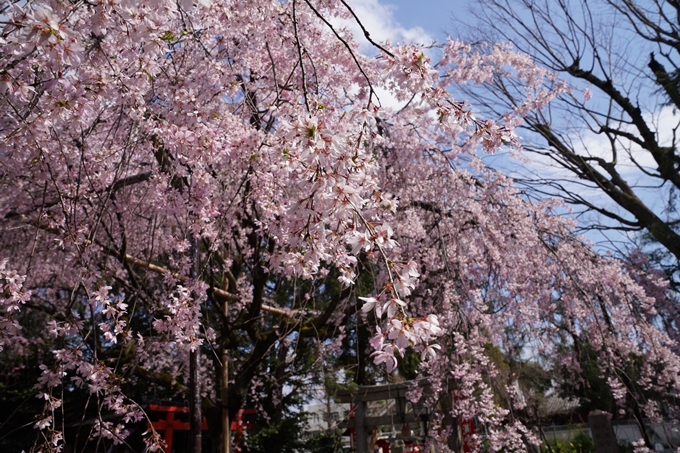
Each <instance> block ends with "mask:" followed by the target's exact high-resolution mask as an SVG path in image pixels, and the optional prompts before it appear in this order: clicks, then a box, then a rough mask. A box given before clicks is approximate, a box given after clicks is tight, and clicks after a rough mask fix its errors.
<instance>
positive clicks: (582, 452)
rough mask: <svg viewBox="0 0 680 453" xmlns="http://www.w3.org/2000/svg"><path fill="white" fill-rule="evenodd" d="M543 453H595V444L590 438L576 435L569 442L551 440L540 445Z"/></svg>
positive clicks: (580, 434)
mask: <svg viewBox="0 0 680 453" xmlns="http://www.w3.org/2000/svg"><path fill="white" fill-rule="evenodd" d="M541 451H542V452H543V453H595V444H594V443H593V439H591V438H590V436H587V435H586V434H583V433H578V434H577V435H575V436H574V437H573V438H572V439H570V440H560V439H558V440H553V441H548V442H544V443H543V445H541Z"/></svg>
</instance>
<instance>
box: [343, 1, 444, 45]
mask: <svg viewBox="0 0 680 453" xmlns="http://www.w3.org/2000/svg"><path fill="white" fill-rule="evenodd" d="M347 3H348V4H349V5H350V6H351V7H352V10H353V11H354V13H355V14H356V15H357V17H358V18H359V20H360V21H361V23H362V25H363V26H364V28H365V29H366V30H367V31H368V32H369V34H370V35H371V39H372V40H373V41H375V42H377V43H384V42H389V43H391V44H399V43H401V42H408V43H418V44H423V45H430V44H432V42H433V41H434V39H433V38H432V36H430V34H428V33H427V32H426V31H425V29H423V28H422V27H412V28H406V27H404V26H403V25H401V24H400V23H399V22H398V21H397V20H396V19H395V17H394V11H395V9H396V8H397V7H396V6H394V5H390V4H386V3H381V2H380V1H379V0H348V1H347ZM339 25H342V26H344V27H347V29H349V30H350V31H351V32H352V33H353V34H354V36H355V39H356V41H357V42H358V43H360V44H361V49H360V50H361V52H362V53H365V54H374V53H375V48H374V47H373V46H372V45H371V44H370V43H369V42H368V40H367V39H366V38H365V37H364V33H363V31H362V30H361V27H360V26H359V24H357V22H356V21H355V20H354V19H353V18H352V19H348V20H343V21H340V23H339Z"/></svg>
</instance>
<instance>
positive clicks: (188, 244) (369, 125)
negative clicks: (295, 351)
mask: <svg viewBox="0 0 680 453" xmlns="http://www.w3.org/2000/svg"><path fill="white" fill-rule="evenodd" d="M6 14H7V19H6V21H5V22H6V23H5V26H4V28H3V29H2V32H1V33H0V46H1V47H0V94H1V96H0V110H1V114H0V206H1V207H2V211H1V212H0V244H1V247H2V253H3V256H7V257H12V262H11V264H8V263H7V261H1V262H0V348H4V350H3V353H8V354H9V353H11V354H22V349H21V348H22V345H23V344H26V343H27V342H30V341H34V339H32V338H24V336H23V334H24V333H23V332H22V328H21V325H20V324H19V323H18V321H17V319H16V316H15V315H16V313H17V312H22V311H23V310H35V312H36V313H40V316H41V319H43V320H44V326H45V329H44V331H43V332H41V333H40V334H41V335H46V336H47V338H49V339H50V340H51V341H54V342H57V343H58V344H59V345H60V346H59V347H58V348H56V349H55V350H54V351H53V352H52V354H53V357H52V358H53V360H50V364H49V365H47V364H41V365H40V369H41V372H42V374H41V376H40V378H39V380H38V382H37V385H36V391H37V392H39V395H40V396H41V398H45V401H46V406H45V407H46V409H45V411H44V414H43V416H41V417H40V418H39V421H38V422H36V423H35V428H36V429H38V430H40V431H41V432H42V433H43V436H44V444H45V445H46V446H45V447H44V451H49V450H53V451H59V450H60V449H61V448H62V447H63V437H62V436H63V433H59V428H58V426H57V424H56V423H55V417H54V414H53V411H55V410H56V407H58V405H59V404H63V401H61V400H60V399H59V398H57V397H55V396H52V395H53V394H54V393H53V391H54V389H56V388H58V387H60V386H62V385H65V384H68V385H72V386H74V387H75V388H78V389H80V390H81V391H83V392H86V393H88V394H91V395H96V396H97V397H98V398H99V399H100V401H101V402H102V404H101V410H106V411H107V412H109V413H111V414H114V415H115V416H116V417H117V420H116V421H113V422H110V423H109V422H103V421H100V422H99V424H97V425H96V426H95V427H94V430H93V435H98V436H100V437H103V438H105V439H107V440H109V441H111V442H112V443H119V442H121V441H122V440H123V439H124V437H125V436H126V435H127V431H128V430H129V428H128V426H127V425H128V424H129V423H134V422H136V421H139V420H141V419H142V417H144V413H143V411H142V408H141V407H140V406H138V405H137V404H136V403H135V402H133V401H131V400H130V399H129V398H128V397H127V396H126V395H125V393H124V391H123V384H128V383H131V384H134V383H135V382H136V380H137V379H139V380H140V382H141V379H142V378H141V377H140V376H138V375H136V374H135V370H138V369H142V370H144V371H146V374H145V376H151V377H152V378H156V377H157V378H158V379H156V381H155V382H154V383H153V384H151V385H152V388H154V389H161V388H162V389H164V390H165V391H167V392H168V393H171V394H172V392H175V393H174V394H173V395H174V396H177V397H178V398H180V397H181V396H182V395H181V394H182V392H183V391H184V390H185V388H186V387H185V386H184V383H186V382H187V381H188V379H187V372H188V371H187V367H186V366H185V364H186V362H187V359H188V356H189V354H190V351H191V350H194V351H198V353H200V354H201V356H202V358H203V359H204V360H203V361H202V365H201V374H202V376H204V378H203V380H202V389H201V392H202V396H203V397H204V398H208V399H210V400H212V401H216V400H217V395H219V394H220V392H219V391H220V389H218V388H217V383H218V382H219V381H220V379H221V378H220V374H219V370H218V369H217V367H216V365H215V363H216V361H214V360H213V358H214V356H215V351H217V350H219V349H220V348H221V347H224V348H226V349H229V348H232V350H233V351H235V352H237V353H238V352H239V351H243V350H248V348H249V347H250V346H251V345H250V344H249V342H256V341H260V340H262V337H267V338H270V337H272V338H274V337H275V340H274V342H275V343H276V342H278V343H276V344H287V343H285V342H292V341H294V340H291V338H294V337H295V335H293V331H294V330H295V329H298V328H299V329H300V331H302V327H300V326H305V328H306V329H307V331H313V330H314V329H317V330H318V328H319V327H320V326H321V327H323V328H326V327H328V326H334V327H337V332H338V336H337V337H336V338H331V339H328V338H326V339H319V340H318V344H319V345H322V346H319V347H318V348H317V349H319V350H320V351H321V352H320V353H322V354H323V353H326V352H328V353H332V352H333V351H336V350H338V349H339V348H341V346H342V339H343V337H344V335H349V333H348V332H349V329H348V330H343V329H342V328H343V327H346V325H345V324H346V323H348V322H349V321H348V318H349V315H348V313H358V316H359V317H361V316H362V315H363V318H362V319H363V320H365V321H366V322H370V323H375V324H377V325H375V331H376V334H375V335H374V336H373V337H372V339H371V341H370V345H371V347H372V351H369V353H370V354H372V357H373V361H374V364H377V365H379V366H384V369H385V370H386V371H387V372H388V373H389V372H393V371H394V369H395V368H396V365H397V363H398V360H400V359H401V357H403V356H404V354H405V351H406V349H407V348H413V349H414V350H415V351H416V352H417V353H418V354H419V356H420V359H421V364H420V373H421V374H422V375H424V376H426V377H428V379H430V381H431V382H430V386H431V388H432V389H433V391H435V393H437V394H441V393H444V392H447V391H448V389H449V388H450V387H451V383H452V382H453V383H454V384H455V388H456V389H457V390H456V392H457V393H456V395H458V396H457V397H456V399H455V402H454V405H453V407H452V409H451V415H453V416H459V417H466V418H472V417H478V419H479V420H481V421H482V423H485V424H486V426H487V427H488V432H489V442H490V445H489V448H490V449H491V450H492V451H500V450H523V449H524V450H526V444H527V442H528V443H533V442H534V439H533V437H532V436H531V433H530V432H529V431H528V428H527V427H525V426H523V425H522V424H521V423H520V422H519V421H518V419H517V418H516V417H515V416H514V413H515V411H519V410H521V409H520V407H521V404H520V403H519V401H520V400H521V398H519V395H518V396H517V398H515V401H514V402H511V403H510V404H509V405H508V406H507V407H502V406H501V405H499V404H497V402H496V400H495V398H494V391H496V390H495V388H496V387H497V388H503V389H506V388H507V386H508V385H509V384H510V383H509V382H505V383H503V385H500V386H496V387H494V386H493V385H492V383H493V381H494V379H496V380H498V379H502V378H503V376H502V373H500V372H499V370H497V369H496V367H495V365H494V363H493V362H492V361H491V360H490V359H489V354H488V351H487V350H486V349H485V348H487V346H488V345H495V346H496V347H498V348H506V347H507V348H509V346H508V344H509V338H508V337H509V336H510V335H511V333H512V331H513V330H514V331H516V332H518V334H521V335H520V336H522V337H523V338H529V339H530V345H531V347H533V348H536V349H537V350H538V354H540V356H541V357H543V358H550V359H551V360H554V364H555V365H554V366H559V365H565V364H566V365H568V366H572V365H575V364H577V363H578V361H577V357H576V353H575V352H574V351H573V350H570V349H569V348H560V347H559V346H560V344H558V343H559V341H558V340H559V339H565V338H566V340H563V342H562V345H563V344H565V343H566V344H573V343H575V342H577V341H587V342H588V344H589V345H590V346H591V347H592V348H593V349H594V350H595V351H596V352H597V353H598V356H599V357H600V360H599V362H598V366H600V367H601V371H602V373H603V375H607V376H610V386H611V389H612V392H613V394H614V395H615V396H616V397H617V398H618V400H619V401H621V402H622V404H623V403H624V402H625V401H627V400H630V398H631V395H638V394H639V392H637V390H639V389H642V390H645V391H647V393H648V394H656V395H675V394H677V392H678V391H680V383H679V382H678V376H679V375H680V359H679V358H678V356H677V350H678V349H677V343H676V342H675V341H674V340H675V339H676V338H677V333H676V332H675V331H674V330H673V329H672V328H671V327H673V326H675V325H676V324H675V322H676V321H675V319H676V317H675V312H673V311H672V310H671V307H670V305H668V304H667V302H668V301H667V298H666V294H665V292H664V291H665V290H664V286H663V282H662V281H661V279H660V276H659V275H656V274H655V273H654V271H653V270H650V269H648V268H646V267H645V265H644V262H643V261H644V260H643V259H641V258H640V259H637V260H636V261H635V262H636V263H637V264H636V265H635V266H628V267H626V266H625V265H623V264H622V263H621V262H620V261H618V260H616V259H613V258H610V257H604V256H600V255H598V254H597V253H595V252H594V251H593V250H592V248H591V247H590V246H589V245H588V244H587V243H585V242H584V241H583V239H581V238H579V237H578V236H576V235H575V234H574V228H573V227H574V224H573V221H572V220H569V219H565V218H563V217H560V216H559V215H557V214H556V213H555V212H556V211H557V210H558V209H559V206H558V205H557V204H556V203H555V202H554V201H551V200H545V201H542V202H536V203H533V202H530V201H527V200H526V199H525V198H523V197H522V195H521V193H519V192H518V191H517V190H516V189H515V188H514V187H513V182H512V181H511V180H510V179H509V178H507V177H505V176H503V175H502V174H499V173H497V172H494V171H492V170H489V169H487V168H486V167H485V166H484V163H483V160H482V159H480V158H479V153H480V152H488V153H491V152H495V151H496V150H498V149H499V148H502V147H504V146H509V147H512V148H516V147H517V145H518V142H517V137H516V135H515V134H514V132H513V127H515V126H517V125H518V124H520V120H519V117H520V116H521V114H522V113H523V112H525V111H526V110H527V109H539V108H541V107H542V106H544V105H545V104H546V103H547V102H549V101H550V100H551V99H552V98H554V97H555V96H557V95H559V94H560V93H561V92H563V91H564V90H566V89H567V88H566V86H565V85H564V84H562V83H561V82H559V80H557V79H555V78H554V76H553V75H552V74H550V73H548V72H546V71H545V70H542V69H540V68H539V67H537V66H536V65H534V64H533V62H532V61H531V59H529V58H528V57H527V56H525V55H523V54H521V53H519V52H517V51H515V50H513V49H512V48H511V47H509V46H507V45H499V46H492V47H489V48H487V49H486V50H484V51H480V50H479V49H473V48H472V47H468V46H466V45H465V44H464V43H461V42H458V41H449V42H447V44H446V46H445V47H444V49H443V58H442V60H441V61H439V62H438V63H437V64H435V65H433V64H431V62H430V61H429V58H428V57H427V54H426V52H425V51H424V49H423V48H421V47H420V46H417V45H410V44H403V45H399V46H389V45H385V46H382V45H381V49H380V51H381V53H380V55H379V56H378V57H376V58H371V57H367V56H364V55H361V54H360V53H359V52H358V48H359V46H358V44H357V43H356V42H355V41H354V40H353V38H352V36H351V34H350V33H349V31H347V30H344V29H341V28H339V27H335V26H334V25H333V24H334V23H336V22H335V21H334V19H335V18H338V19H347V20H352V19H353V16H352V15H351V14H350V13H349V11H348V10H347V8H346V7H345V5H344V2H339V1H311V0H310V1H309V2H306V1H288V2H271V1H268V0H251V1H248V2H246V1H241V0H213V1H197V2H191V1H189V0H183V1H180V2H175V1H171V0H149V1H138V2H134V1H129V0H121V1H94V2H62V1H57V0H44V1H41V2H28V3H21V2H19V3H17V2H14V3H12V4H11V5H10V6H9V9H8V10H7V13H6ZM499 71H500V72H503V71H511V72H512V73H513V74H515V76H516V77H518V78H519V79H521V80H523V81H524V82H525V84H526V93H525V97H524V98H523V99H518V104H517V108H516V109H514V110H513V111H511V112H506V114H505V116H504V117H503V120H502V121H500V122H494V121H490V120H488V119H478V118H476V117H475V115H474V114H473V106H470V105H468V104H466V103H465V102H464V101H461V100H457V99H454V98H453V97H452V96H451V95H450V91H449V90H450V89H451V88H452V87H454V86H455V85H457V84H463V83H467V82H473V83H480V82H483V81H488V80H490V78H492V77H494V74H498V73H499ZM379 88H380V89H382V90H385V91H386V92H388V93H390V95H391V96H394V97H395V98H396V99H398V100H401V101H403V102H405V104H404V105H403V106H402V107H401V108H400V109H399V110H398V111H393V110H391V109H388V108H386V107H381V105H380V103H379V99H378V98H377V97H376V90H377V89H379ZM381 92H382V91H381ZM369 268H370V272H371V278H372V284H373V289H372V292H371V293H369V294H365V293H364V294H362V295H361V297H359V298H358V300H359V302H357V301H356V300H355V299H354V298H353V296H352V297H348V298H345V299H343V300H342V301H341V302H338V303H337V305H336V306H331V307H330V308H331V309H332V313H330V312H329V313H324V312H325V309H320V308H319V307H318V306H316V305H315V304H314V299H313V297H311V296H310V295H309V294H304V295H301V294H298V293H297V292H295V293H294V294H293V295H292V296H290V297H289V298H288V299H286V298H284V297H276V296H277V295H272V293H273V292H275V290H276V288H277V287H278V286H277V285H280V284H281V282H284V281H289V282H297V281H298V279H301V280H304V281H308V282H313V281H315V279H319V280H322V279H323V278H326V277H327V276H328V275H330V274H331V272H335V271H337V272H336V274H335V275H338V276H339V277H338V278H339V280H340V282H341V283H342V285H344V286H345V287H347V286H352V285H354V284H355V283H356V280H357V278H358V277H359V275H360V273H362V272H364V273H365V272H368V271H367V269H369ZM10 269H18V271H13V270H10ZM24 275H25V276H24ZM275 282H276V283H275ZM322 286H323V285H322ZM283 299H286V300H283ZM29 301H30V302H31V303H30V304H29V303H28V302H29ZM352 304H357V306H356V307H355V306H353V305H352ZM664 304H666V305H664ZM324 316H325V318H324ZM315 319H318V320H320V321H319V324H318V325H317V324H315V323H314V322H313V321H314V320H315ZM134 320H140V321H142V322H141V324H143V325H145V326H146V327H144V328H138V327H135V326H134V325H135V323H134V322H133V321H134ZM659 320H661V321H662V322H659ZM256 327H257V328H262V329H265V330H266V329H269V330H268V332H271V335H269V336H267V335H260V333H259V332H257V331H256V330H257V329H256ZM284 327H285V328H284ZM136 329H137V330H136ZM298 334H300V332H298ZM277 335H278V337H276V336H277ZM300 335H301V334H300ZM40 340H42V338H41V339H40ZM36 341H37V340H36ZM570 342H571V343H570ZM55 344H56V343H55ZM273 344H274V343H272V345H273ZM111 351H125V354H118V353H116V354H111V355H112V356H115V357H117V358H115V357H114V358H113V361H107V360H105V359H104V358H103V356H104V355H106V353H111ZM504 352H507V353H510V352H511V351H510V350H509V349H508V350H507V351H504ZM207 357H210V360H207ZM636 357H637V358H644V361H641V362H644V366H642V367H641V371H640V379H639V382H630V380H626V376H625V375H623V373H621V372H620V370H623V369H625V365H626V363H627V361H629V360H632V358H636ZM291 360H295V358H291ZM259 366H260V362H257V360H256V359H253V358H243V355H241V356H239V355H238V354H234V357H233V358H231V359H230V363H229V369H230V370H233V371H234V372H235V373H236V375H237V376H238V377H239V379H240V380H241V381H245V382H247V383H249V384H250V387H249V388H248V389H247V391H246V390H244V391H243V392H242V393H241V394H240V395H239V396H240V397H242V398H246V397H248V396H253V395H257V394H258V392H260V391H261V388H263V387H264V383H265V382H267V381H265V380H264V379H260V378H259V376H266V375H267V372H266V370H264V369H260V368H258V367H259ZM572 369H574V370H575V372H576V371H578V370H577V369H576V367H574V366H572ZM253 370H254V371H253ZM248 373H250V374H248ZM244 376H245V377H244ZM145 379H146V378H145ZM578 379H579V377H578V376H576V375H575V377H574V380H575V381H577V380H578ZM234 384H242V383H241V382H235V380H233V379H232V380H231V385H234ZM510 393H511V392H510ZM45 395H47V396H46V397H45ZM436 396H437V395H433V396H432V398H435V397H436ZM414 397H415V395H414ZM277 398H278V397H277ZM640 398H642V397H640ZM638 406H639V407H640V408H642V410H644V411H646V413H647V415H649V416H656V415H658V412H659V411H660V408H661V407H664V406H663V405H662V404H656V403H655V400H653V399H648V400H642V399H640V401H638ZM68 409H69V410H70V408H68ZM622 410H625V409H624V408H623V407H622ZM444 420H445V417H436V418H435V422H434V423H435V424H437V423H444ZM442 432H446V429H444V430H442ZM442 436H443V435H442ZM442 436H440V437H439V438H438V440H439V441H441V442H444V441H445V438H444V437H442ZM145 440H146V442H147V443H148V445H149V446H150V447H149V448H150V449H151V450H153V449H158V448H160V447H159V446H160V438H159V436H158V433H155V432H154V431H153V430H150V432H148V433H147V438H146V439H145Z"/></svg>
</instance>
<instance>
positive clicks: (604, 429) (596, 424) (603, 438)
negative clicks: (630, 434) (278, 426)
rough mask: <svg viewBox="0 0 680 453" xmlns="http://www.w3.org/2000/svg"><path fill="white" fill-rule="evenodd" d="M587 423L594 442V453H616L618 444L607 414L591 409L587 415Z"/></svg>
mask: <svg viewBox="0 0 680 453" xmlns="http://www.w3.org/2000/svg"><path fill="white" fill-rule="evenodd" d="M588 425H590V432H591V434H592V436H593V442H594V443H595V453H618V448H619V445H618V443H617V442H616V434H614V428H612V422H611V420H610V419H609V414H605V413H604V412H601V411H593V412H591V413H590V414H589V415H588Z"/></svg>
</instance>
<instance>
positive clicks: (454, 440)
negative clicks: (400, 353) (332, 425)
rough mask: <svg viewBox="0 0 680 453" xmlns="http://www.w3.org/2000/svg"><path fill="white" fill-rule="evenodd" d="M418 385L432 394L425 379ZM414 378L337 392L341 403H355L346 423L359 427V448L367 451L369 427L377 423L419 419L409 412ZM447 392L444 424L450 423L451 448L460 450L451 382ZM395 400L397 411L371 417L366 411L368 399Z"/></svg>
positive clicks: (444, 401) (358, 452)
mask: <svg viewBox="0 0 680 453" xmlns="http://www.w3.org/2000/svg"><path fill="white" fill-rule="evenodd" d="M416 383H417V385H419V386H421V387H423V394H425V395H427V394H431V390H430V386H429V385H428V384H427V381H426V380H420V381H416ZM413 384H414V382H413V381H411V382H399V383H394V384H385V385H364V386H359V387H358V388H356V389H352V390H340V391H338V392H337V393H336V395H335V399H336V401H337V402H339V403H350V404H353V405H354V419H350V420H349V421H348V423H347V427H348V428H354V429H355V430H356V448H357V449H356V452H357V453H369V452H368V428H369V427H374V426H384V425H392V424H395V423H398V424H406V423H415V422H419V421H420V419H419V418H418V417H417V416H416V414H414V413H413V412H409V413H407V412H406V402H407V400H406V393H407V392H408V391H409V390H410V388H411V387H412V386H413ZM452 384H453V383H451V384H450V385H449V391H448V392H447V394H446V395H445V396H444V399H443V401H441V403H442V404H443V406H444V410H445V419H444V420H445V424H446V426H450V427H451V428H452V431H453V435H452V436H449V439H448V446H449V448H450V449H451V450H452V451H461V448H460V446H461V442H460V435H459V433H458V422H457V421H456V419H454V418H452V417H451V416H450V415H449V412H450V408H451V407H452V404H453V396H452V387H453V385H452ZM390 399H392V400H395V406H396V409H397V413H396V414H394V415H381V416H378V417H368V416H367V413H366V406H367V405H366V403H368V402H369V401H384V400H390Z"/></svg>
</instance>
